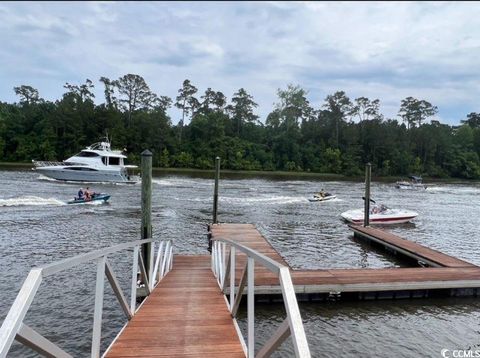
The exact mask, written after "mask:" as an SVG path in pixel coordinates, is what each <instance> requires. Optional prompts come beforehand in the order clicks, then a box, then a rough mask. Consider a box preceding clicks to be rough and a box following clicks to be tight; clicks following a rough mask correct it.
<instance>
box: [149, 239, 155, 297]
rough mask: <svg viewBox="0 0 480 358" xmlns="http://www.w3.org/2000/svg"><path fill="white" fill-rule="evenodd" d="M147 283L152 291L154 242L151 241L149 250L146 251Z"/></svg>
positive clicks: (153, 282)
mask: <svg viewBox="0 0 480 358" xmlns="http://www.w3.org/2000/svg"><path fill="white" fill-rule="evenodd" d="M148 254H149V256H148V265H149V267H148V284H149V288H150V292H152V290H153V288H154V287H155V277H153V267H154V263H153V260H154V255H155V242H152V243H151V246H150V250H149V252H148Z"/></svg>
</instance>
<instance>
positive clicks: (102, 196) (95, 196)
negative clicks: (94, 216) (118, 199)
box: [67, 193, 110, 204]
mask: <svg viewBox="0 0 480 358" xmlns="http://www.w3.org/2000/svg"><path fill="white" fill-rule="evenodd" d="M108 199H110V195H108V194H104V193H93V194H92V197H91V198H89V199H87V198H85V197H83V198H77V197H75V198H73V200H70V201H67V204H88V203H91V202H95V201H103V202H104V203H106V202H107V200H108Z"/></svg>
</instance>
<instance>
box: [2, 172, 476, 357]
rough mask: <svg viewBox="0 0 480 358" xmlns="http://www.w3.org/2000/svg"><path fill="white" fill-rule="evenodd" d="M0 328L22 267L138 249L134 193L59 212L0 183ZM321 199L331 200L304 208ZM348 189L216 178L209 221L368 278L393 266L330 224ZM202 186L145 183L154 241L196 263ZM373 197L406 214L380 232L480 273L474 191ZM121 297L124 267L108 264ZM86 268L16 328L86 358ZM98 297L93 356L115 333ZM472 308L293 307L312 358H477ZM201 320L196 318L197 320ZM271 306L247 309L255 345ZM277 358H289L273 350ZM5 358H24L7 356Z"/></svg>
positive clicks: (385, 188) (206, 186)
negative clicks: (323, 193) (444, 355)
mask: <svg viewBox="0 0 480 358" xmlns="http://www.w3.org/2000/svg"><path fill="white" fill-rule="evenodd" d="M0 187H1V188H2V189H1V191H0V252H1V260H0V268H1V269H2V273H3V275H2V276H1V278H0V320H3V318H4V317H5V315H6V313H7V311H8V309H9V307H10V305H11V304H12V302H13V300H14V299H15V296H16V294H17V293H18V290H19V289H20V287H21V285H22V283H23V280H24V279H25V277H26V275H27V273H28V271H29V270H30V268H31V267H33V266H37V265H41V264H45V263H50V262H53V261H55V260H58V259H61V258H67V257H71V256H73V255H76V254H79V253H83V252H88V251H91V250H93V249H96V248H102V247H107V246H110V245H113V244H117V243H122V242H127V241H131V240H135V239H138V238H139V235H140V234H139V232H140V192H141V186H140V185H113V184H101V185H100V184H99V185H91V189H93V190H95V191H102V192H107V193H109V194H111V195H112V198H111V200H110V202H109V203H108V204H104V205H83V206H82V205H78V206H69V205H66V204H64V202H65V201H67V200H69V199H71V198H72V197H73V196H74V195H75V193H76V191H77V190H78V187H79V185H78V184H69V183H58V182H54V181H51V180H46V179H39V176H38V174H36V173H34V172H31V171H0ZM322 188H324V189H326V190H327V191H329V192H332V193H335V194H336V195H337V197H338V199H337V200H335V201H331V202H324V203H319V202H313V203H311V202H309V201H308V197H309V196H310V195H311V193H312V192H314V191H318V190H320V189H322ZM363 190H364V185H363V184H362V183H356V182H340V181H336V182H325V181H321V180H311V179H309V180H291V179H287V180H281V179H279V178H273V177H272V178H262V179H258V178H256V179H252V178H241V177H235V178H230V179H229V178H222V180H221V186H220V201H219V220H220V221H221V222H229V223H253V224H255V225H256V226H257V228H258V229H259V230H260V231H261V232H262V233H263V234H264V235H265V236H266V237H267V238H268V239H269V240H270V242H271V243H272V245H273V246H274V247H275V248H276V249H277V250H278V251H279V252H280V254H281V255H282V256H283V257H284V258H285V259H286V261H287V262H288V263H289V264H290V265H291V266H292V267H294V268H302V269H318V268H354V267H355V268H361V267H367V268H378V267H396V266H403V265H404V263H403V262H401V261H398V260H396V259H395V258H393V257H391V256H388V255H387V254H385V253H383V252H381V251H376V250H373V249H372V248H371V247H369V246H368V245H364V244H361V243H359V242H357V241H355V240H353V239H352V235H351V233H350V232H349V230H348V229H347V227H346V225H345V224H344V223H343V222H342V221H341V220H340V213H341V212H343V211H345V210H349V209H354V208H359V207H361V206H362V205H363V201H362V199H361V197H362V195H363ZM212 194H213V180H211V179H209V178H202V177H199V176H197V177H195V176H187V175H178V174H176V175H167V174H164V175H162V176H159V177H155V178H154V179H153V200H152V206H153V208H152V216H153V233H154V236H156V237H169V238H173V239H174V240H175V252H176V253H184V254H186V253H191V254H207V253H208V252H207V240H206V227H207V224H208V223H209V222H210V221H211V211H212ZM372 197H373V198H374V199H375V200H376V201H377V202H382V203H384V204H386V205H387V206H391V207H399V208H405V209H411V210H415V211H417V212H418V213H419V217H418V218H417V219H416V220H415V221H414V223H413V224H407V225H397V226H394V227H391V228H390V229H391V230H392V231H394V232H395V233H398V234H399V235H401V236H403V237H405V238H408V239H410V240H413V241H416V242H419V243H421V244H424V245H426V246H429V247H432V248H435V249H438V250H441V251H443V252H446V253H448V254H451V255H455V256H457V257H460V258H462V259H465V260H467V261H470V262H472V263H475V264H480V251H479V250H478V248H479V247H480V230H478V224H479V223H480V220H479V217H480V205H479V204H480V185H478V184H472V183H469V184H437V185H436V186H434V187H431V188H429V189H428V190H426V191H409V190H398V189H395V188H394V187H393V185H392V184H391V183H373V185H372ZM112 261H113V266H114V269H115V271H116V273H117V276H119V278H120V279H121V283H122V287H123V288H124V290H125V292H126V293H127V294H128V292H129V288H128V287H129V282H128V277H129V275H130V266H129V265H130V262H131V260H130V256H128V257H125V256H119V255H117V256H115V257H113V258H112ZM94 266H95V265H94V264H90V265H84V266H81V267H79V268H77V269H76V270H75V271H69V272H66V273H64V274H61V275H59V276H55V277H52V278H48V279H47V280H46V281H45V282H43V283H42V286H41V289H40V292H39V295H38V297H37V298H36V299H35V302H34V305H33V307H32V309H31V311H30V312H29V314H28V315H27V320H26V321H27V324H29V325H30V326H32V327H33V328H35V329H37V330H38V331H40V332H41V333H42V334H44V335H45V336H47V337H48V338H50V339H51V340H53V341H54V342H56V343H58V344H60V345H61V346H62V347H63V348H65V349H66V350H67V351H68V352H70V353H72V354H73V355H74V356H88V355H89V351H90V348H89V344H90V339H91V324H92V317H93V302H94V290H95V287H94V286H95V267H94ZM110 291H111V290H110V288H108V287H107V289H106V299H105V311H104V324H103V339H104V342H105V343H104V347H106V344H107V343H108V342H109V341H111V340H112V339H113V337H114V336H115V334H116V333H117V332H118V330H119V328H120V327H121V326H122V325H123V323H124V321H125V320H124V318H123V314H122V312H121V309H120V308H119V306H118V304H117V303H116V302H115V300H114V299H113V298H112V294H111V292H110ZM478 302H479V301H478V300H476V299H441V300H440V299H437V300H431V299H428V300H396V301H376V302H351V303H346V302H324V303H315V304H306V303H302V304H301V311H302V316H303V319H304V321H305V322H306V323H305V325H306V328H307V336H308V339H309V342H310V345H311V349H312V351H313V356H316V357H323V356H325V357H331V356H352V357H353V356H367V355H372V356H406V357H417V356H435V357H436V356H440V351H441V349H442V348H447V349H470V348H471V349H480V323H478V322H479V318H480V306H479V303H478ZM206 314H207V313H206ZM282 314H283V308H282V306H281V305H260V306H258V307H257V311H256V315H257V326H258V329H259V330H258V338H259V341H262V339H263V338H262V337H265V334H262V333H264V332H270V331H273V329H274V326H273V325H272V323H273V324H275V322H280V321H281V319H282V317H283V316H282ZM282 348H283V349H282V351H281V352H279V353H278V354H277V356H291V346H290V345H289V344H284V346H283V347H282ZM11 355H12V356H35V355H34V354H31V353H30V352H29V350H27V349H24V348H21V347H18V345H16V346H15V348H14V349H13V350H12V354H11Z"/></svg>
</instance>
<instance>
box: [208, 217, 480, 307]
mask: <svg viewBox="0 0 480 358" xmlns="http://www.w3.org/2000/svg"><path fill="white" fill-rule="evenodd" d="M351 228H352V230H353V231H354V233H355V235H356V236H359V237H362V238H364V239H366V240H370V241H372V242H375V243H376V244H381V245H383V246H385V247H387V248H388V249H389V251H393V252H395V253H396V254H397V255H404V256H405V257H408V258H409V259H414V260H416V261H418V262H420V263H421V264H423V265H426V266H430V267H412V268H380V269H325V270H293V269H290V270H291V275H292V280H293V283H294V286H295V292H296V293H297V297H298V298H299V300H311V299H320V300H322V299H325V298H327V297H328V296H332V295H335V296H338V294H340V293H341V295H342V296H345V297H348V298H354V299H364V298H378V297H382V298H396V297H397V298H399V297H410V296H411V297H429V296H432V295H447V296H465V295H467V296H476V295H477V291H478V294H480V267H478V266H476V265H473V264H471V263H468V262H466V261H462V260H460V259H457V258H455V257H452V256H449V255H446V254H444V253H441V252H439V251H436V250H433V249H430V248H427V247H425V246H422V245H419V244H416V243H413V242H411V241H408V240H405V239H402V238H400V237H398V236H396V235H393V234H391V233H388V232H385V231H383V230H379V229H374V228H371V227H367V228H364V227H361V226H351ZM209 229H210V235H211V237H212V238H229V239H232V240H234V241H237V242H239V243H242V244H244V245H245V246H248V247H251V248H252V249H255V250H258V251H259V252H261V253H263V254H265V255H266V256H268V257H270V258H272V259H273V260H275V261H277V262H279V263H282V264H283V265H286V266H288V264H287V263H286V262H285V260H284V259H283V258H282V257H281V256H280V254H279V253H278V252H277V251H276V250H275V249H274V248H273V247H272V245H271V244H270V243H269V242H268V241H267V240H266V239H265V238H264V237H263V236H262V235H261V234H260V233H259V232H258V230H256V229H255V227H254V226H253V225H250V224H215V225H211V226H210V227H209ZM236 261H237V265H236V270H237V272H240V271H241V270H242V267H243V265H244V262H245V259H244V258H243V260H242V257H241V255H240V257H238V259H237V260H236ZM238 276H239V275H238V274H237V275H236V277H238ZM227 291H228V289H227ZM386 292H388V294H386ZM255 293H256V295H259V296H261V295H263V296H269V295H278V294H279V293H280V288H279V287H278V281H277V280H276V278H275V277H273V276H272V275H271V274H270V273H269V272H266V270H263V269H262V268H259V269H258V270H257V269H256V270H255ZM352 294H353V295H352ZM264 299H268V297H264Z"/></svg>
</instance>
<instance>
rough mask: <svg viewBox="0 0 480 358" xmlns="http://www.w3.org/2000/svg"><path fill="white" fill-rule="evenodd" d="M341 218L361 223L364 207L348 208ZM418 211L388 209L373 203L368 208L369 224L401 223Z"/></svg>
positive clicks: (410, 218) (412, 217)
mask: <svg viewBox="0 0 480 358" xmlns="http://www.w3.org/2000/svg"><path fill="white" fill-rule="evenodd" d="M341 216H342V218H343V219H345V220H346V221H348V222H350V223H352V224H363V220H364V209H354V210H348V211H345V212H343V213H342V214H341ZM417 216H418V213H416V212H415V211H411V210H405V209H390V208H388V207H386V206H385V205H382V204H375V205H373V206H372V207H371V208H370V216H369V222H370V224H379V225H387V224H402V223H406V222H408V221H410V220H413V219H414V218H416V217H417Z"/></svg>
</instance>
